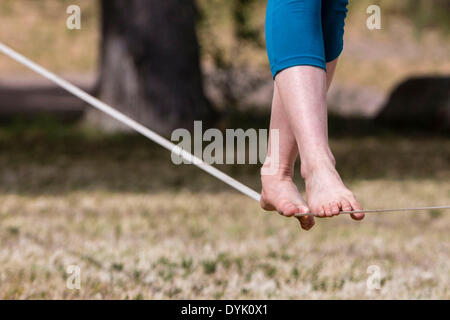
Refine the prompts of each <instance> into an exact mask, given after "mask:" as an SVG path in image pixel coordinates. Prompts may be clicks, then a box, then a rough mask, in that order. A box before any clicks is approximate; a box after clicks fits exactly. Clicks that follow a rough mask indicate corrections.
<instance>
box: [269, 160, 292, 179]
mask: <svg viewBox="0 0 450 320" xmlns="http://www.w3.org/2000/svg"><path fill="white" fill-rule="evenodd" d="M293 176H294V170H293V167H292V166H288V165H278V166H275V165H273V164H271V163H270V162H264V164H263V166H262V167H261V177H262V178H264V177H275V178H279V179H281V180H283V179H292V177H293Z"/></svg>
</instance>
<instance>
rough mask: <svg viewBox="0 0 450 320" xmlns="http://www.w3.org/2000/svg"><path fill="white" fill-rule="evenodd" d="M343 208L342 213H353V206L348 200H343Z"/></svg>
mask: <svg viewBox="0 0 450 320" xmlns="http://www.w3.org/2000/svg"><path fill="white" fill-rule="evenodd" d="M341 208H342V211H352V205H351V204H350V202H349V201H348V200H347V199H342V200H341Z"/></svg>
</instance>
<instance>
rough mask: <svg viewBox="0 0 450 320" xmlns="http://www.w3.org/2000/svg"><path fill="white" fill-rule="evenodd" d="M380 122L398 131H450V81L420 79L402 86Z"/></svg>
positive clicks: (440, 78)
mask: <svg viewBox="0 0 450 320" xmlns="http://www.w3.org/2000/svg"><path fill="white" fill-rule="evenodd" d="M376 121H377V122H378V123H382V124H384V125H389V126H395V127H396V128H398V127H407V128H414V130H429V131H450V77H448V76H442V77H438V76H436V77H418V78H411V79H408V80H406V81H404V82H402V83H400V85H399V86H398V87H397V88H395V89H394V90H393V91H392V94H391V95H390V97H389V99H388V101H387V103H386V104H385V106H384V107H383V109H382V111H381V112H380V113H379V114H378V116H377V118H376Z"/></svg>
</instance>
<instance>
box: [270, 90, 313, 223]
mask: <svg viewBox="0 0 450 320" xmlns="http://www.w3.org/2000/svg"><path fill="white" fill-rule="evenodd" d="M274 130H277V132H278V134H277V135H275V134H274ZM275 139H276V140H277V141H275ZM272 146H275V147H276V148H275V149H272ZM297 156H298V149H297V144H296V142H295V137H294V135H293V134H292V131H291V129H290V126H289V122H288V121H287V120H286V115H285V114H284V111H283V108H282V106H281V100H280V97H279V94H278V89H276V88H275V89H274V95H273V102H272V112H271V118H270V131H269V146H268V150H267V157H266V160H265V162H264V165H263V167H262V169H261V183H262V192H261V207H262V208H263V209H265V210H269V211H278V212H279V213H281V214H283V215H285V216H292V215H294V214H295V213H306V212H309V211H310V210H309V208H308V206H307V204H306V202H305V201H304V200H303V198H302V196H301V194H300V193H299V191H298V189H297V187H296V185H295V183H294V181H293V175H294V164H295V160H296V158H297ZM299 221H300V224H301V226H302V228H303V229H305V230H309V229H310V228H311V227H312V226H313V225H314V218H313V217H302V218H301V219H299Z"/></svg>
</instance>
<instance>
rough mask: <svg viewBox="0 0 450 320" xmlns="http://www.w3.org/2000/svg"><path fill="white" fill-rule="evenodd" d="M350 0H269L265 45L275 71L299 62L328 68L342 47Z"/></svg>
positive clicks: (273, 73)
mask: <svg viewBox="0 0 450 320" xmlns="http://www.w3.org/2000/svg"><path fill="white" fill-rule="evenodd" d="M347 4H348V0H268V4H267V13H266V46H267V54H268V56H269V62H270V67H271V71H272V75H273V77H274V78H275V76H276V75H277V74H278V73H279V72H280V71H282V70H284V69H286V68H289V67H293V66H299V65H309V66H316V67H319V68H323V69H324V70H326V63H327V62H330V61H333V60H335V59H336V58H337V57H339V55H340V53H341V52H342V49H343V45H344V42H343V36H344V25H345V22H344V21H345V18H346V16H347Z"/></svg>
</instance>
